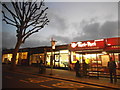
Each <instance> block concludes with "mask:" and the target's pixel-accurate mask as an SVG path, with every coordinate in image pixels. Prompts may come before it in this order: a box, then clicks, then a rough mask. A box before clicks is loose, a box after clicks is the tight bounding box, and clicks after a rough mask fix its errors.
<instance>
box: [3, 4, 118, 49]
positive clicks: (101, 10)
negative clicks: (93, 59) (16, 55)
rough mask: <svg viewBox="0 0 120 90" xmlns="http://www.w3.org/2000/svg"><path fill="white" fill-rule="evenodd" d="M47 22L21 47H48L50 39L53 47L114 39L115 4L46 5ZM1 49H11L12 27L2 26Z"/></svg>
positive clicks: (115, 27) (115, 23)
mask: <svg viewBox="0 0 120 90" xmlns="http://www.w3.org/2000/svg"><path fill="white" fill-rule="evenodd" d="M45 5H46V6H48V8H49V9H48V10H47V13H48V18H49V20H50V23H49V25H48V26H45V28H44V29H42V30H41V31H39V32H38V33H35V34H33V35H31V36H30V37H29V38H28V39H27V40H26V42H25V43H24V44H23V45H21V48H26V47H39V46H50V40H51V37H53V38H54V39H55V40H56V41H57V45H63V44H70V43H71V42H75V41H85V40H94V39H100V38H109V37H117V36H119V35H118V2H46V3H45ZM2 37H3V38H2V47H3V48H14V46H15V44H16V28H14V27H13V26H10V25H8V24H6V23H5V22H3V23H2Z"/></svg>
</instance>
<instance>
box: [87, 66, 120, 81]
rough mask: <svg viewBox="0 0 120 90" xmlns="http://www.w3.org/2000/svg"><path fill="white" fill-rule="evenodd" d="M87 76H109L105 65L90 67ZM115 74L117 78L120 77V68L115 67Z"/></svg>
mask: <svg viewBox="0 0 120 90" xmlns="http://www.w3.org/2000/svg"><path fill="white" fill-rule="evenodd" d="M87 75H88V76H89V77H96V78H99V77H105V78H109V77H110V75H109V70H108V68H106V67H90V68H89V69H88V74H87ZM116 76H117V79H120V68H117V69H116Z"/></svg>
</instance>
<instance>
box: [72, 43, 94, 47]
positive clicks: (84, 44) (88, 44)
mask: <svg viewBox="0 0 120 90" xmlns="http://www.w3.org/2000/svg"><path fill="white" fill-rule="evenodd" d="M77 46H78V47H93V46H96V42H93V43H91V42H86V43H85V42H84V43H82V42H77V43H71V47H73V48H75V47H77Z"/></svg>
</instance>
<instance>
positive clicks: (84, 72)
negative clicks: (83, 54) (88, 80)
mask: <svg viewBox="0 0 120 90" xmlns="http://www.w3.org/2000/svg"><path fill="white" fill-rule="evenodd" d="M87 67H88V65H87V63H86V62H85V60H84V59H83V63H82V68H83V76H87Z"/></svg>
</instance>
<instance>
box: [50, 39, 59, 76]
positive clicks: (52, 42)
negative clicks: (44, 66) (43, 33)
mask: <svg viewBox="0 0 120 90" xmlns="http://www.w3.org/2000/svg"><path fill="white" fill-rule="evenodd" d="M56 42H57V41H55V40H53V38H51V47H52V52H51V59H50V66H51V72H50V75H53V74H52V69H53V59H54V54H53V50H55V45H56Z"/></svg>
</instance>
